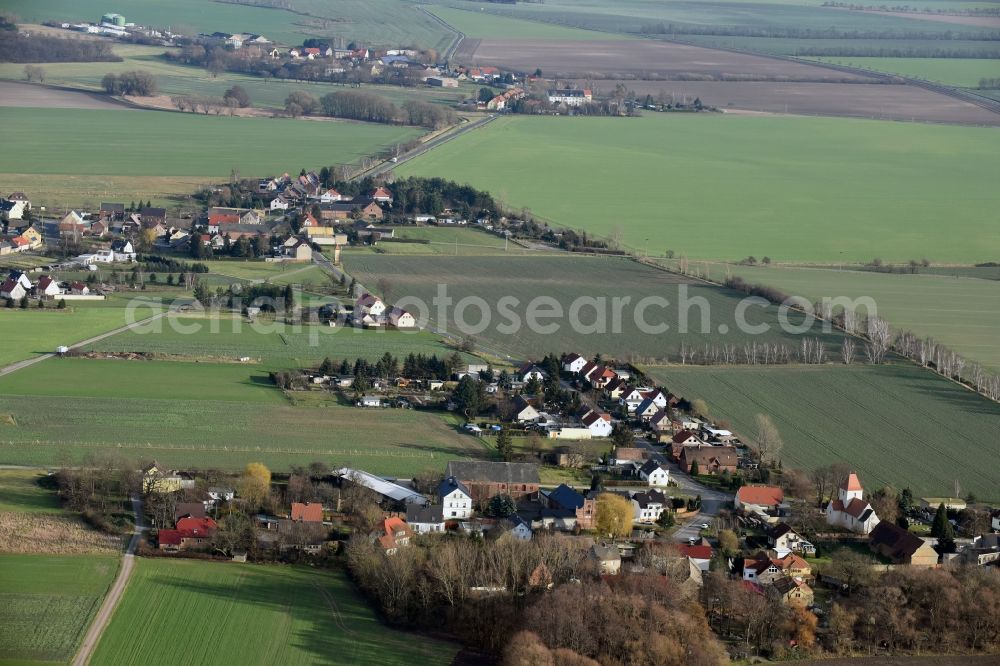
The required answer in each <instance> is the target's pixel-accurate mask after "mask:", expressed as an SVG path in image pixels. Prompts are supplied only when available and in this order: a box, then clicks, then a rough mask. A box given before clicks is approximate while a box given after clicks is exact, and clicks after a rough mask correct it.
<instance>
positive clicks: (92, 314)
mask: <svg viewBox="0 0 1000 666" xmlns="http://www.w3.org/2000/svg"><path fill="white" fill-rule="evenodd" d="M123 306H124V302H123V301H118V300H114V301H109V302H107V303H103V304H102V303H81V304H74V305H73V306H72V307H67V309H65V310H55V309H48V310H44V311H39V310H36V309H31V308H29V309H28V310H21V309H18V308H15V309H9V308H0V336H2V337H3V339H4V340H6V341H7V343H6V344H5V345H4V348H3V350H2V351H0V367H2V366H5V365H8V364H10V363H14V362H15V361H22V360H24V359H28V358H31V357H33V356H37V355H39V354H50V353H52V352H54V351H55V350H56V347H58V346H59V345H70V344H73V343H75V342H81V341H83V340H87V339H88V338H92V337H94V336H95V335H99V334H101V333H104V332H105V331H110V330H112V329H114V328H117V327H119V326H124V325H125V323H126V314H127V310H126V308H125V307H123ZM149 314H151V312H150V311H149V310H146V309H143V314H142V316H141V317H138V318H140V319H141V318H143V317H146V316H149Z"/></svg>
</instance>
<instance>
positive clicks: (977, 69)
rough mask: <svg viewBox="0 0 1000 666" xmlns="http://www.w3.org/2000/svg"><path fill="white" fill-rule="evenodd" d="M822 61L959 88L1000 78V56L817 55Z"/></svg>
mask: <svg viewBox="0 0 1000 666" xmlns="http://www.w3.org/2000/svg"><path fill="white" fill-rule="evenodd" d="M817 60H819V61H821V62H831V63H834V64H837V65H847V66H849V67H860V68H861V69H871V70H874V71H877V72H885V73H887V74H900V75H902V76H910V77H914V78H918V79H924V80H927V81H936V82H938V83H944V84H947V85H951V86H957V87H960V88H975V87H976V86H978V85H979V79H996V78H1000V60H988V59H985V58H854V57H846V56H845V57H841V58H817Z"/></svg>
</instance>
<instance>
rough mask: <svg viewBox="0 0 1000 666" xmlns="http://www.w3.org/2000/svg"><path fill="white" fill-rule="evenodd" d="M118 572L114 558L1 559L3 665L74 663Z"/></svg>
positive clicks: (0, 641)
mask: <svg viewBox="0 0 1000 666" xmlns="http://www.w3.org/2000/svg"><path fill="white" fill-rule="evenodd" d="M117 572H118V560H117V558H114V557H100V556H85V555H77V556H55V555H6V554H0V627H3V630H2V631H0V664H3V665H4V666H14V665H15V664H17V665H23V664H33V663H40V662H47V663H53V662H55V663H66V662H68V661H70V659H72V657H73V654H74V653H75V652H76V648H77V646H78V645H79V644H80V641H81V640H82V639H83V635H84V633H86V630H87V627H88V626H89V625H90V621H91V619H92V618H93V617H94V614H95V613H96V612H97V609H98V608H99V607H100V605H101V600H102V599H103V598H104V595H105V594H106V593H107V591H108V588H109V587H110V586H111V581H112V580H113V579H114V577H115V574H116V573H117ZM95 663H96V662H95Z"/></svg>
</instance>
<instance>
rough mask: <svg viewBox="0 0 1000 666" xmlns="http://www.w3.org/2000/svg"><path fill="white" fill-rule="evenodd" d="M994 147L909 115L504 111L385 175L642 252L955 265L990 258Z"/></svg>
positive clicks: (994, 244)
mask: <svg viewBox="0 0 1000 666" xmlns="http://www.w3.org/2000/svg"><path fill="white" fill-rule="evenodd" d="M998 152H1000V134H998V133H997V132H995V131H993V130H990V129H980V128H966V127H948V126H932V125H918V124H913V123H885V122H876V121H863V120H847V119H818V118H802V117H725V116H719V115H697V116H695V115H686V114H647V115H646V116H644V117H642V118H561V117H560V118H550V117H511V118H502V119H498V120H496V121H494V122H492V123H490V124H489V125H487V126H486V127H484V128H481V129H477V130H476V131H475V132H468V133H466V134H464V135H462V136H461V137H458V138H456V139H455V140H454V141H450V142H448V143H447V144H445V145H443V146H441V147H439V148H436V149H435V150H433V151H430V152H429V153H426V154H424V155H422V156H420V157H418V158H416V159H414V160H411V161H409V162H407V163H406V164H404V165H402V166H400V167H399V168H398V169H397V172H398V175H400V176H440V177H444V178H450V179H453V180H457V181H459V182H467V183H469V184H471V185H474V186H476V187H478V188H481V189H486V190H489V191H490V192H491V193H492V194H493V195H494V196H496V197H498V198H500V199H501V200H503V201H504V202H505V203H507V204H508V205H511V206H517V207H522V206H526V207H529V208H530V209H531V211H532V213H533V214H535V215H537V216H539V217H540V218H542V219H547V220H551V221H553V222H554V223H556V224H559V225H563V226H567V227H571V228H574V229H583V230H586V231H588V232H590V233H592V234H595V235H599V236H603V237H607V236H609V235H614V234H615V233H616V232H620V236H621V239H622V242H623V244H624V245H626V246H628V247H631V248H635V249H638V250H640V251H642V252H645V253H649V254H653V255H662V254H663V253H664V252H665V251H666V250H668V249H670V250H673V251H674V252H676V253H677V254H678V255H681V254H684V255H687V256H689V257H692V258H725V259H727V260H738V259H740V258H742V257H745V256H747V255H751V254H752V255H755V256H757V257H762V256H770V257H772V258H774V259H775V260H778V261H785V262H787V261H796V260H797V261H810V262H828V263H835V262H842V261H867V260H870V259H871V258H872V256H873V255H878V256H881V257H882V258H884V259H886V260H890V261H893V260H898V261H905V260H908V259H911V258H913V257H921V256H925V255H926V256H933V257H934V259H935V261H941V262H954V263H970V262H975V261H988V260H993V259H996V257H997V256H1000V239H998V238H997V236H996V234H992V233H988V228H987V227H984V225H982V224H981V223H980V220H983V219H990V218H991V216H992V215H993V212H994V210H995V208H996V204H997V200H998V195H997V194H996V188H995V187H994V183H995V181H996V180H997V178H998V176H1000V164H998V163H997V160H996V159H995V156H996V154H997V153H998ZM595 192H600V193H601V195H600V196H594V193H595ZM943 220H946V221H947V224H943V223H942V221H943ZM706 232H708V233H707V234H706Z"/></svg>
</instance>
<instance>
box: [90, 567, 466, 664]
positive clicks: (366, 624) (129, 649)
mask: <svg viewBox="0 0 1000 666" xmlns="http://www.w3.org/2000/svg"><path fill="white" fill-rule="evenodd" d="M457 651H458V647H457V646H456V645H454V644H451V643H445V642H443V641H438V640H434V639H431V638H428V637H424V636H420V635H418V634H411V633H404V632H400V631H395V630H392V629H389V628H387V627H385V626H384V625H382V624H381V623H380V622H379V620H378V619H377V618H376V616H375V614H374V613H373V612H372V610H371V609H370V608H368V606H367V605H366V603H365V601H364V600H363V599H362V598H361V597H360V596H359V595H358V593H357V592H356V591H355V589H354V587H353V586H352V584H351V583H350V582H349V581H348V580H347V577H346V576H345V575H344V574H342V573H340V572H337V571H330V570H323V569H310V568H306V567H292V566H265V565H252V564H235V563H219V562H199V561H195V560H163V559H159V560H157V559H151V560H147V559H143V560H139V561H138V562H137V563H136V569H135V572H134V573H133V578H132V580H131V581H130V582H129V586H128V589H127V590H126V592H125V595H124V597H122V600H121V603H120V605H119V606H118V609H117V611H116V613H115V615H114V617H113V618H112V620H111V623H110V624H109V625H108V628H107V630H106V631H105V633H104V636H103V637H102V639H101V642H100V643H99V644H98V646H97V650H96V651H95V653H94V663H95V664H108V665H113V666H118V665H122V666H124V665H128V664H136V665H138V664H143V665H147V664H148V665H150V666H156V665H158V664H163V665H164V666H167V665H169V666H173V665H174V664H178V663H241V664H328V663H331V662H335V663H342V664H373V665H374V664H379V665H382V664H386V665H391V664H398V665H401V666H402V665H404V664H415V663H419V664H442V665H443V664H449V663H451V660H452V659H453V658H454V656H455V654H456V653H457Z"/></svg>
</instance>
